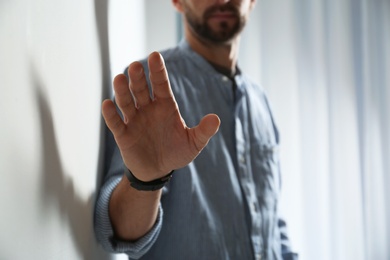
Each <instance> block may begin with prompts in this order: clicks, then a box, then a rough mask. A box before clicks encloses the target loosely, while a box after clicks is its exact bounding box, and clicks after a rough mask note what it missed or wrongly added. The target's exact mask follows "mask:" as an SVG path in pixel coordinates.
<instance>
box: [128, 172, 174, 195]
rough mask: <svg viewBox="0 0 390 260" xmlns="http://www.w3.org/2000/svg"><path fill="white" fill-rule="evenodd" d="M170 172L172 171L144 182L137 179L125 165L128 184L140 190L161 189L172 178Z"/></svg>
mask: <svg viewBox="0 0 390 260" xmlns="http://www.w3.org/2000/svg"><path fill="white" fill-rule="evenodd" d="M172 174H173V171H171V172H170V173H168V174H167V175H165V176H163V177H161V178H158V179H155V180H152V181H146V182H145V181H141V180H139V179H137V177H135V176H134V174H133V173H132V172H131V171H130V170H129V169H128V168H127V167H125V175H126V177H127V179H128V180H129V182H130V186H131V187H133V188H134V189H136V190H140V191H155V190H159V189H161V188H162V187H164V186H165V184H166V183H167V182H168V181H169V180H170V179H171V178H172Z"/></svg>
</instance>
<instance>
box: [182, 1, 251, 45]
mask: <svg viewBox="0 0 390 260" xmlns="http://www.w3.org/2000/svg"><path fill="white" fill-rule="evenodd" d="M216 11H221V12H223V11H228V12H230V13H232V14H233V15H234V16H235V18H236V19H235V22H234V24H229V23H228V22H226V21H221V22H220V23H219V24H218V28H217V29H213V28H211V27H210V26H209V24H208V23H207V22H208V20H209V19H210V17H211V16H212V15H213V14H214V13H215V12H216ZM185 19H186V21H187V23H188V25H189V26H190V28H191V29H192V30H193V31H194V32H195V34H196V35H198V37H199V38H200V39H203V40H207V41H209V42H211V43H216V44H224V43H228V42H230V41H231V40H233V39H234V38H235V37H236V36H237V35H238V34H239V33H240V32H241V31H242V29H243V28H244V26H245V24H246V18H245V17H242V16H240V15H239V11H238V10H237V7H235V6H234V5H232V4H231V2H228V3H226V4H225V5H221V6H211V7H210V8H208V9H207V10H206V11H205V12H204V14H203V16H202V18H201V19H200V20H199V19H197V18H196V16H195V15H194V12H193V11H192V10H191V9H190V8H188V6H187V7H186V8H185Z"/></svg>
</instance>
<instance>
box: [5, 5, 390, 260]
mask: <svg viewBox="0 0 390 260" xmlns="http://www.w3.org/2000/svg"><path fill="white" fill-rule="evenodd" d="M180 21H181V20H180V17H179V16H178V14H176V13H175V11H174V9H173V7H172V5H171V2H170V1H168V0H164V1H161V0H146V1H143V0H130V1H129V0H111V1H109V0H90V1H76V0H68V1H59V0H12V1H11V0H1V1H0V88H1V89H0V93H1V101H0V123H1V127H0V174H1V175H0V176H1V181H0V230H1V232H0V259H5V260H8V259H102V260H103V259H113V258H117V259H126V257H125V256H123V255H120V256H113V255H110V254H107V253H105V252H103V250H102V249H101V247H100V246H99V245H97V243H96V242H95V238H94V235H93V229H92V223H93V206H94V200H95V197H96V191H97V187H98V186H99V184H100V179H99V177H100V175H101V174H102V173H101V170H100V162H99V158H100V157H101V151H102V147H101V140H102V138H103V136H104V135H102V125H103V123H102V119H101V114H100V104H101V101H102V99H104V98H108V97H110V96H111V95H112V91H111V81H112V79H113V76H114V75H116V74H118V73H121V72H123V70H124V68H125V67H126V66H127V65H128V64H129V63H130V62H131V61H134V60H137V59H141V58H143V57H145V56H146V55H147V54H148V53H150V52H151V51H154V50H161V49H164V48H167V47H170V46H173V45H174V44H176V43H177V42H178V41H179V40H180V38H181V35H182V32H181V22H180ZM239 61H240V63H239V64H240V66H241V68H242V70H243V71H245V72H247V73H248V74H249V75H250V76H251V77H252V78H253V79H254V80H255V81H257V82H258V83H259V84H261V85H262V86H263V87H264V88H265V89H266V91H267V93H268V96H269V99H270V101H271V104H272V108H273V111H274V114H275V117H276V122H277V124H278V126H279V130H280V133H281V162H282V174H283V191H282V197H281V203H280V210H281V212H282V213H283V216H284V217H285V219H286V220H287V222H288V227H289V233H290V238H291V242H292V246H293V248H295V250H296V251H297V252H298V253H299V254H300V256H301V258H300V259H303V260H312V259H316V260H345V259H354V260H356V259H357V260H359V259H361V260H371V259H375V260H382V259H383V260H388V259H390V247H389V246H388V245H390V222H389V220H390V190H389V188H388V187H390V104H389V101H390V76H389V75H390V74H389V72H390V1H389V0H316V1H312V0H284V1H282V0H258V2H257V5H256V7H255V10H254V11H253V13H252V16H251V19H250V21H249V24H248V26H247V28H246V30H245V32H244V35H243V37H242V43H241V52H240V59H239Z"/></svg>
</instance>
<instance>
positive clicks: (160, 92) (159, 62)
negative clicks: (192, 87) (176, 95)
mask: <svg viewBox="0 0 390 260" xmlns="http://www.w3.org/2000/svg"><path fill="white" fill-rule="evenodd" d="M148 66H149V78H150V83H151V85H152V89H153V95H154V97H157V98H173V93H172V89H171V85H170V83H169V78H168V72H167V70H166V67H165V62H164V59H163V57H162V56H161V54H160V53H158V52H153V53H151V54H150V55H149V58H148Z"/></svg>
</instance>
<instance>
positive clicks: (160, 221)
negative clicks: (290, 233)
mask: <svg viewBox="0 0 390 260" xmlns="http://www.w3.org/2000/svg"><path fill="white" fill-rule="evenodd" d="M162 55H163V57H164V59H165V63H166V67H167V70H168V73H169V80H170V83H171V86H172V90H173V92H174V95H175V98H176V101H177V103H178V106H179V109H180V113H181V115H182V117H183V119H184V120H185V122H186V124H187V125H188V126H189V127H192V126H195V125H197V124H198V123H199V121H200V120H201V118H202V117H203V116H204V115H206V114H208V113H215V114H217V115H218V116H219V117H220V119H221V126H220V130H219V132H218V133H217V134H216V135H215V136H214V137H213V138H212V139H211V140H210V142H209V144H208V145H207V147H206V148H205V149H204V150H203V151H202V152H201V154H200V155H199V156H198V157H197V158H196V159H195V160H194V161H193V162H192V163H190V164H189V165H188V166H186V167H184V168H182V169H178V170H176V171H175V173H174V176H173V178H172V179H171V181H170V182H169V183H168V185H167V186H166V187H165V188H164V191H163V196H162V198H161V205H160V210H159V215H158V218H157V221H156V223H155V225H154V227H153V228H152V230H150V232H149V233H148V234H146V235H145V236H144V237H142V238H141V239H139V240H138V241H135V242H127V241H119V240H118V239H117V238H115V235H114V232H113V229H112V226H111V223H110V219H109V216H108V204H109V199H110V196H111V193H112V191H113V189H114V188H115V187H116V185H117V184H118V183H119V181H120V179H121V177H122V175H123V161H122V159H121V156H120V153H119V151H118V148H117V147H116V145H115V142H114V140H113V138H112V136H110V137H109V138H108V139H107V152H106V161H105V162H106V165H107V175H106V177H105V180H104V183H103V186H102V188H101V190H100V193H99V196H98V198H97V203H96V210H95V231H96V236H97V238H98V240H99V241H100V242H101V243H102V244H103V246H104V247H105V248H106V249H107V250H109V251H112V252H118V253H119V252H121V253H122V252H124V253H127V254H128V255H129V257H130V258H135V259H137V258H143V259H283V258H284V259H294V257H295V254H293V253H291V252H290V250H289V248H288V246H287V242H288V240H287V238H286V236H285V234H284V233H283V229H284V223H283V221H281V220H279V218H278V199H279V192H280V171H279V161H278V141H279V138H278V132H277V130H276V127H275V124H274V121H273V118H272V114H271V111H270V107H269V105H268V101H267V98H266V96H265V94H264V91H263V90H262V89H261V88H260V87H259V86H258V85H256V84H254V83H253V82H252V81H251V80H250V79H249V78H248V77H247V76H246V75H245V74H243V73H238V74H237V75H235V76H234V78H233V79H229V78H228V77H227V76H225V75H223V74H220V73H218V72H217V71H216V70H215V69H214V68H213V66H211V65H210V64H209V63H208V62H207V61H206V60H205V59H203V58H202V57H201V56H199V55H198V54H197V53H195V52H194V51H193V50H192V49H191V48H190V47H189V45H188V43H187V42H186V41H182V42H181V43H180V44H179V46H177V47H176V48H173V49H169V50H166V51H163V52H162ZM143 62H144V64H145V65H146V61H143ZM145 69H146V70H147V66H145ZM146 73H147V74H148V71H146ZM233 85H235V88H233ZM233 89H234V91H235V93H234V92H233Z"/></svg>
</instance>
